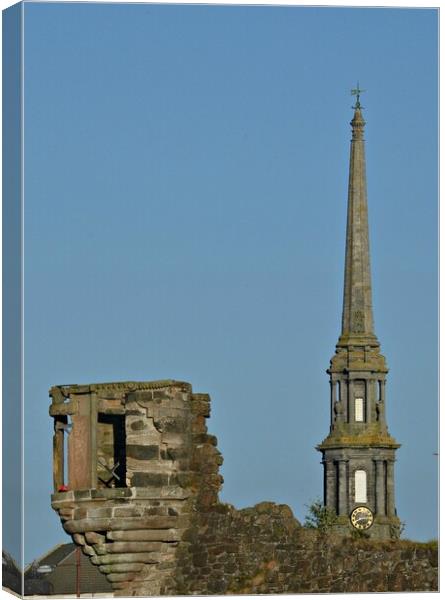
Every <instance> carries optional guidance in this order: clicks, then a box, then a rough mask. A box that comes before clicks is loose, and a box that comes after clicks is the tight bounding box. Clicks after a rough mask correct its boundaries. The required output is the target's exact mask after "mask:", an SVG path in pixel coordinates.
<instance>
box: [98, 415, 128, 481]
mask: <svg viewBox="0 0 445 600" xmlns="http://www.w3.org/2000/svg"><path fill="white" fill-rule="evenodd" d="M125 445H126V439H125V415H113V414H107V413H99V414H98V418H97V481H98V483H97V485H98V487H109V488H114V487H126V486H127V484H126V471H127V459H126V451H125Z"/></svg>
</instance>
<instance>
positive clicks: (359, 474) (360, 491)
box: [354, 469, 368, 502]
mask: <svg viewBox="0 0 445 600" xmlns="http://www.w3.org/2000/svg"><path fill="white" fill-rule="evenodd" d="M354 477H355V502H367V501H368V497H367V493H366V492H367V490H366V488H367V486H366V471H363V470H360V469H359V470H357V471H356V472H355V473H354Z"/></svg>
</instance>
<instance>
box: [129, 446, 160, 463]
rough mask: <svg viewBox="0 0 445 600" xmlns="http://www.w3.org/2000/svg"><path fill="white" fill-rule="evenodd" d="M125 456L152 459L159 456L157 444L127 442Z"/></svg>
mask: <svg viewBox="0 0 445 600" xmlns="http://www.w3.org/2000/svg"><path fill="white" fill-rule="evenodd" d="M127 457H130V458H136V459H137V460H153V459H158V458H159V445H158V444H155V445H148V446H146V445H141V444H127Z"/></svg>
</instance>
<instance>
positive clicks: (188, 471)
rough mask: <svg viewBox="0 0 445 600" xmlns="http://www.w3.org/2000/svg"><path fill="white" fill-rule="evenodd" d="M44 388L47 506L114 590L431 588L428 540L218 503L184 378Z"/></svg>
mask: <svg viewBox="0 0 445 600" xmlns="http://www.w3.org/2000/svg"><path fill="white" fill-rule="evenodd" d="M50 394H51V397H52V404H51V407H50V415H51V416H52V417H53V418H54V424H55V428H54V446H53V447H54V488H55V490H54V494H53V495H52V506H53V508H54V509H55V510H56V511H57V512H58V514H59V516H60V519H61V521H62V524H63V528H64V529H65V531H66V532H67V533H69V534H70V535H71V536H72V538H73V540H74V542H75V543H77V544H79V545H80V546H81V547H82V550H83V552H84V553H85V554H87V555H88V556H89V557H90V559H91V561H92V562H93V563H94V564H96V565H98V567H99V569H100V571H102V572H103V573H105V574H106V576H107V578H108V580H109V581H110V583H111V584H112V586H113V589H114V594H115V595H117V596H118V595H122V596H157V595H172V594H233V593H236V594H242V593H281V592H283V593H286V592H287V593H302V592H353V591H362V592H364V591H368V592H369V591H402V590H413V591H428V590H437V547H436V546H434V545H431V544H420V543H412V542H406V541H398V540H391V541H386V542H381V541H376V540H353V539H352V538H350V537H344V536H343V535H334V534H328V535H320V534H319V533H318V532H317V531H315V530H308V529H306V528H303V527H301V525H300V523H299V522H298V521H297V520H296V519H295V518H294V516H293V514H292V511H291V509H290V508H289V507H288V506H286V505H278V504H274V503H271V502H263V503H261V504H258V505H256V506H255V507H253V508H247V509H243V510H236V509H235V508H234V507H232V506H231V505H227V504H222V503H220V502H219V500H218V493H219V490H220V487H221V485H222V477H221V476H220V475H219V466H220V465H221V464H222V456H221V454H220V453H219V451H218V450H217V447H216V444H217V440H216V438H215V437H214V436H212V435H210V434H208V432H207V427H206V418H207V417H208V416H209V415H210V398H209V396H208V395H207V394H195V393H193V392H192V388H191V386H190V384H188V383H184V382H178V381H172V380H168V381H155V382H142V383H141V382H125V383H110V384H92V385H84V386H76V385H74V386H57V387H54V388H52V389H51V390H50ZM65 465H67V466H68V469H67V473H65Z"/></svg>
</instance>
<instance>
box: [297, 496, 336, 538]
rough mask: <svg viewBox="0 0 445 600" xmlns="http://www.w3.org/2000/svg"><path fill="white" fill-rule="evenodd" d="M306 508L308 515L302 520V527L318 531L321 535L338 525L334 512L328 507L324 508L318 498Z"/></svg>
mask: <svg viewBox="0 0 445 600" xmlns="http://www.w3.org/2000/svg"><path fill="white" fill-rule="evenodd" d="M306 506H307V509H308V514H307V515H306V517H305V520H304V527H307V528H308V529H318V531H320V532H321V533H327V532H328V531H329V530H330V529H332V527H333V526H334V525H336V524H337V523H338V518H337V514H336V512H335V510H334V509H333V508H331V507H329V506H324V504H323V503H322V501H321V500H320V499H319V498H317V500H315V501H314V502H312V504H310V505H306Z"/></svg>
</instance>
